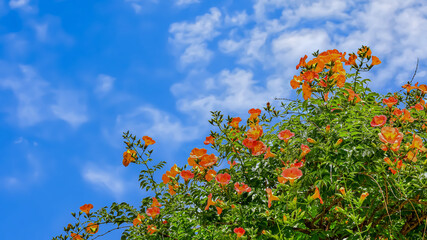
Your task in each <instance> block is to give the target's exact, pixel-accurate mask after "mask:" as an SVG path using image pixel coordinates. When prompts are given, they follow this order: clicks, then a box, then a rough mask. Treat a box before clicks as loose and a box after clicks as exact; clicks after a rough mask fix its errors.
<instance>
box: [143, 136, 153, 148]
mask: <svg viewBox="0 0 427 240" xmlns="http://www.w3.org/2000/svg"><path fill="white" fill-rule="evenodd" d="M142 140H144V142H145V146H149V145H153V144H155V143H156V141H154V140H153V139H152V138H150V137H148V136H143V137H142Z"/></svg>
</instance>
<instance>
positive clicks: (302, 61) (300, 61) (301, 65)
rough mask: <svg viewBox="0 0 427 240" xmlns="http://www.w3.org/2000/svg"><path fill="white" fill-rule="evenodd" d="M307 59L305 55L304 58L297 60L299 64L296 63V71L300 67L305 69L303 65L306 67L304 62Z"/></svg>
mask: <svg viewBox="0 0 427 240" xmlns="http://www.w3.org/2000/svg"><path fill="white" fill-rule="evenodd" d="M306 59H307V55H305V56H304V57H302V58H301V59H300V60H299V63H298V65H297V70H298V68H300V67H305V65H306V63H305V60H306Z"/></svg>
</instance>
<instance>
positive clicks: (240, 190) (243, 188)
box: [234, 183, 252, 195]
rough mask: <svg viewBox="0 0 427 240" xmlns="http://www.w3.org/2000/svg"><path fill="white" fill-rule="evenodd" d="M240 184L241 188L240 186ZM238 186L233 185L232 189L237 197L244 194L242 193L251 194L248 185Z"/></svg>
mask: <svg viewBox="0 0 427 240" xmlns="http://www.w3.org/2000/svg"><path fill="white" fill-rule="evenodd" d="M240 184H241V186H240ZM240 184H239V183H235V184H234V189H235V190H236V192H237V193H238V194H239V195H240V194H242V193H244V192H251V191H252V189H251V188H250V187H249V186H248V185H246V184H244V183H240Z"/></svg>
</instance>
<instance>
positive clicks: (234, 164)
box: [227, 160, 237, 169]
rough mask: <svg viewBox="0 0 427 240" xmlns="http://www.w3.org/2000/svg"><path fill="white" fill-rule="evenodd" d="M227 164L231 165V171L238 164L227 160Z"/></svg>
mask: <svg viewBox="0 0 427 240" xmlns="http://www.w3.org/2000/svg"><path fill="white" fill-rule="evenodd" d="M227 163H228V164H230V169H232V168H233V167H234V166H236V164H237V163H236V161H234V160H233V161H230V160H227Z"/></svg>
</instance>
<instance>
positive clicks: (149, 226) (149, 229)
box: [147, 225, 157, 235]
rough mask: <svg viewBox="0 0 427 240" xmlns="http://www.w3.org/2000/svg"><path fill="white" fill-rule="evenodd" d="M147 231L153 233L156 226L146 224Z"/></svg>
mask: <svg viewBox="0 0 427 240" xmlns="http://www.w3.org/2000/svg"><path fill="white" fill-rule="evenodd" d="M147 231H148V233H149V234H150V235H151V234H153V233H155V232H156V231H157V228H156V226H154V225H148V226H147Z"/></svg>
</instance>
